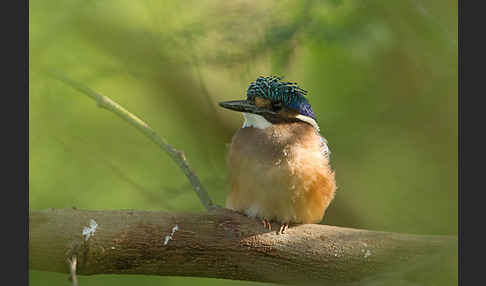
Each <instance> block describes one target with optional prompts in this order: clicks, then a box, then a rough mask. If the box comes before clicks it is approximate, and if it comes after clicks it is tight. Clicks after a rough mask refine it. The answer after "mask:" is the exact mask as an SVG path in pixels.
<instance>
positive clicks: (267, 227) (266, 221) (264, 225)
mask: <svg viewBox="0 0 486 286" xmlns="http://www.w3.org/2000/svg"><path fill="white" fill-rule="evenodd" d="M262 223H263V227H264V228H266V229H268V230H272V224H271V223H270V222H269V221H268V220H267V219H265V218H264V219H262Z"/></svg>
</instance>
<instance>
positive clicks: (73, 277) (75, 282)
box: [67, 255, 78, 286]
mask: <svg viewBox="0 0 486 286" xmlns="http://www.w3.org/2000/svg"><path fill="white" fill-rule="evenodd" d="M67 262H68V264H69V271H70V272H71V276H70V278H71V281H72V282H73V286H78V278H77V277H76V264H77V263H78V260H77V258H76V255H74V256H73V257H72V259H69V258H68V259H67Z"/></svg>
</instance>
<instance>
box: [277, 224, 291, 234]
mask: <svg viewBox="0 0 486 286" xmlns="http://www.w3.org/2000/svg"><path fill="white" fill-rule="evenodd" d="M287 228H289V224H288V223H283V224H281V225H280V229H279V230H278V231H277V234H283V233H284V232H285V231H286V230H287Z"/></svg>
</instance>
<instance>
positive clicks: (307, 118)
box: [219, 76, 319, 130]
mask: <svg viewBox="0 0 486 286" xmlns="http://www.w3.org/2000/svg"><path fill="white" fill-rule="evenodd" d="M281 80H282V77H275V76H268V77H258V78H257V80H256V81H254V82H252V83H251V84H250V86H249V87H248V90H247V92H246V100H232V101H223V102H220V103H219V105H220V106H221V107H224V108H227V109H231V110H234V111H239V112H243V115H244V116H245V119H246V121H245V125H246V126H245V125H243V127H250V126H251V127H257V128H266V127H268V126H270V125H272V124H279V123H284V122H299V121H301V122H306V123H308V124H310V125H312V126H313V127H314V128H316V130H319V127H318V125H317V122H316V119H315V117H314V112H313V111H312V108H311V105H310V103H309V101H308V100H307V98H306V97H305V94H307V91H305V90H303V89H301V88H300V87H299V86H298V85H297V84H296V83H295V82H284V81H281Z"/></svg>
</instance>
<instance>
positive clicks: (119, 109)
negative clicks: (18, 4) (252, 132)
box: [50, 72, 214, 210]
mask: <svg viewBox="0 0 486 286" xmlns="http://www.w3.org/2000/svg"><path fill="white" fill-rule="evenodd" d="M50 74H51V75H52V76H53V77H54V78H56V79H58V80H60V81H62V82H64V83H66V84H68V85H69V86H71V87H72V88H74V89H76V90H78V91H80V92H81V93H84V94H85V95H87V96H89V97H91V98H92V99H93V100H95V101H96V102H97V104H98V106H99V107H101V108H104V109H107V110H109V111H111V112H113V113H115V114H116V115H118V116H119V117H121V118H122V119H124V120H125V121H127V122H128V123H130V124H132V125H133V126H135V127H136V128H137V129H138V130H140V131H141V132H142V133H143V134H145V135H146V136H147V137H149V138H150V139H151V140H152V141H153V142H155V143H156V144H157V145H159V147H160V148H162V149H163V150H164V151H166V152H167V154H169V156H170V157H171V158H172V160H174V161H175V162H176V163H177V165H179V167H180V168H181V170H182V172H184V174H185V175H186V177H187V178H188V179H189V182H190V183H191V185H192V187H193V189H194V191H196V194H197V195H198V197H199V200H200V201H201V203H202V204H203V205H204V207H205V208H206V209H207V210H209V209H211V208H212V207H214V204H213V201H212V200H211V198H210V197H209V194H208V192H207V191H206V189H205V188H204V187H203V185H202V184H201V182H200V181H199V178H198V177H197V176H196V174H195V173H194V171H193V170H192V169H191V167H190V166H189V164H188V163H187V160H186V156H185V155H184V151H180V150H177V149H175V148H174V147H172V146H171V145H170V144H168V143H167V142H166V141H165V140H164V139H162V138H161V137H160V136H158V135H157V133H156V132H155V131H154V130H153V129H152V128H151V127H150V126H149V125H148V124H147V123H145V122H144V121H143V120H142V119H140V118H139V117H137V116H135V115H133V114H132V113H130V112H129V111H128V110H126V109H125V108H123V106H121V105H119V104H118V103H116V102H115V101H113V100H112V99H110V98H108V97H106V96H104V95H101V94H99V93H96V92H95V91H93V90H91V89H90V88H88V87H85V86H84V85H82V84H81V83H79V82H75V81H73V80H71V79H70V78H67V77H66V76H64V75H61V74H59V73H56V72H50Z"/></svg>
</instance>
